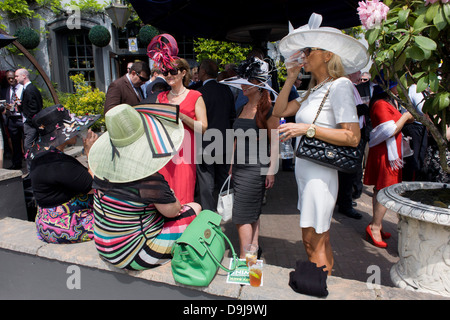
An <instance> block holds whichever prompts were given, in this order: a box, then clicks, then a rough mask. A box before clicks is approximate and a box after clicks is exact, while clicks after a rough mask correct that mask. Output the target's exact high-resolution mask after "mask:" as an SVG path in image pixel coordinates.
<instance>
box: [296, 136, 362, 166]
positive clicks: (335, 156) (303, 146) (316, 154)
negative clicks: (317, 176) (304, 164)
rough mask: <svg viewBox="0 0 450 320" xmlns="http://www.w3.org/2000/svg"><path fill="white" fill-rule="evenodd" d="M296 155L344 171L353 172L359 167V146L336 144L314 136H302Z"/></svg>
mask: <svg viewBox="0 0 450 320" xmlns="http://www.w3.org/2000/svg"><path fill="white" fill-rule="evenodd" d="M296 156H297V157H299V158H303V159H308V160H310V161H313V162H316V163H318V164H321V165H323V166H326V167H330V168H334V169H337V170H339V171H342V172H346V173H354V172H356V170H357V169H358V167H361V161H362V152H361V149H360V148H358V147H357V148H353V147H343V146H336V145H334V144H331V143H327V142H324V141H322V140H319V139H316V138H308V137H306V136H303V137H302V138H301V140H300V143H299V144H298V147H297V152H296Z"/></svg>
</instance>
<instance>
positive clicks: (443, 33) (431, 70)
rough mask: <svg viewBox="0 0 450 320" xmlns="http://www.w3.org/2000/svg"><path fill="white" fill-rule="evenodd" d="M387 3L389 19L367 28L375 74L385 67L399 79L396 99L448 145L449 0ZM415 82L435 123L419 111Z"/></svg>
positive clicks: (441, 141) (444, 145)
mask: <svg viewBox="0 0 450 320" xmlns="http://www.w3.org/2000/svg"><path fill="white" fill-rule="evenodd" d="M385 4H386V5H388V6H389V7H390V10H389V12H388V15H387V18H386V21H384V22H383V23H382V24H381V26H380V27H377V28H374V29H371V30H368V31H367V32H366V33H365V37H366V39H367V41H368V43H369V52H370V53H371V55H372V59H373V61H374V62H375V63H374V65H373V67H372V74H374V73H376V74H380V71H381V70H383V73H384V74H385V76H387V78H389V79H392V80H395V81H397V82H398V84H399V94H400V99H398V101H399V102H400V103H402V104H403V105H404V106H405V107H406V108H407V109H408V110H409V111H410V112H411V113H412V114H413V115H414V117H415V118H416V119H419V120H420V121H421V122H422V123H424V124H425V125H426V126H427V128H428V129H429V130H430V132H431V133H432V135H433V137H434V139H435V140H436V141H437V143H438V145H439V146H440V147H441V146H442V147H446V146H447V141H446V138H445V136H446V126H447V124H448V123H449V119H450V108H449V102H450V93H449V91H450V90H449V88H450V60H449V59H448V57H449V56H450V40H449V39H450V3H446V4H443V3H441V2H440V1H438V2H436V3H434V4H430V5H427V6H425V2H424V1H422V0H421V1H411V0H402V1H397V0H396V1H392V0H387V1H385ZM412 84H417V91H418V92H422V93H423V94H424V95H425V103H424V107H423V111H424V112H426V113H427V114H428V115H429V116H430V119H431V121H433V123H431V121H430V120H428V119H426V118H425V117H422V116H421V115H420V114H417V112H415V110H414V108H413V106H412V103H411V101H410V100H409V98H408V94H407V88H409V87H410V86H411V85H412ZM442 151H443V150H441V155H442V154H443V152H442ZM441 163H442V162H441Z"/></svg>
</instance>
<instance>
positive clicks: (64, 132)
mask: <svg viewBox="0 0 450 320" xmlns="http://www.w3.org/2000/svg"><path fill="white" fill-rule="evenodd" d="M100 116H101V115H99V114H97V115H85V116H75V115H73V114H70V112H69V110H67V109H66V108H64V107H63V106H62V105H60V104H57V105H53V106H51V107H48V108H45V109H42V110H41V111H39V112H38V113H37V114H36V115H35V116H34V117H33V120H32V121H33V126H34V127H35V128H37V129H38V135H39V136H38V138H37V139H36V141H35V142H34V144H33V145H32V147H31V148H30V151H29V153H28V154H27V158H29V159H34V157H35V156H36V155H38V154H39V153H40V152H42V151H45V150H48V149H49V148H50V147H51V146H53V147H58V146H60V145H62V144H63V143H64V142H66V141H67V140H70V139H71V138H73V137H74V136H76V135H78V134H80V133H82V132H84V131H86V130H87V129H88V128H89V127H90V126H92V125H93V124H94V123H95V122H96V121H97V120H98V119H99V118H100Z"/></svg>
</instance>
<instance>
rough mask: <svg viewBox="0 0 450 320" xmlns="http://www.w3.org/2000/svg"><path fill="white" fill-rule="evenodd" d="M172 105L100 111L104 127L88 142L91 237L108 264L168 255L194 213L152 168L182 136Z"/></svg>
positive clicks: (157, 260)
mask: <svg viewBox="0 0 450 320" xmlns="http://www.w3.org/2000/svg"><path fill="white" fill-rule="evenodd" d="M178 115H179V110H178V107H177V106H174V105H163V104H151V105H140V106H138V107H135V108H133V107H131V106H129V105H118V106H116V107H114V108H112V109H111V110H110V111H108V112H107V113H106V115H105V122H106V127H107V132H105V133H104V134H103V135H102V136H101V137H100V138H99V139H98V140H97V142H96V143H95V144H94V145H93V146H92V149H91V152H90V157H89V166H90V168H91V170H92V172H93V173H94V185H93V188H94V189H95V194H94V217H95V227H94V240H95V245H96V247H97V250H98V252H99V254H100V256H101V257H102V258H103V259H104V260H106V261H107V262H109V263H111V264H112V265H114V266H116V267H118V268H121V269H129V270H144V269H148V268H152V267H155V266H158V265H161V264H163V263H165V262H167V261H169V260H170V259H171V250H172V246H173V245H174V243H175V241H176V240H177V239H178V238H179V237H180V236H181V234H182V233H183V231H184V230H185V229H186V227H187V226H188V225H189V223H191V222H192V221H193V220H194V218H195V217H196V214H198V213H199V212H200V210H201V207H200V205H198V204H197V203H193V202H192V203H188V204H184V205H182V204H180V202H179V201H178V199H177V198H176V197H175V195H174V193H173V190H172V189H171V188H170V187H169V184H168V183H167V181H166V180H165V179H164V177H163V176H162V175H161V174H160V173H158V172H157V171H158V170H160V169H161V168H162V167H163V166H164V165H166V164H167V162H169V161H170V160H171V159H172V157H173V155H174V154H176V152H177V150H178V148H179V147H180V146H181V143H182V141H183V133H184V130H183V125H182V123H181V121H178Z"/></svg>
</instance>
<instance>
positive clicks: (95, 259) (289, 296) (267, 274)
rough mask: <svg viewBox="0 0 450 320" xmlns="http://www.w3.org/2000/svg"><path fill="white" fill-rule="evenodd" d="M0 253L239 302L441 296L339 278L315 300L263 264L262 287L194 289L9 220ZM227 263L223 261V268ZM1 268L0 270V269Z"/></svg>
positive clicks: (2, 229)
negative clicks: (50, 241) (117, 264)
mask: <svg viewBox="0 0 450 320" xmlns="http://www.w3.org/2000/svg"><path fill="white" fill-rule="evenodd" d="M0 250H12V251H16V252H21V253H24V254H29V255H34V256H37V257H40V258H46V259H53V260H58V261H61V262H65V263H70V264H77V265H82V266H86V267H90V268H97V269H101V270H106V271H110V272H120V273H125V274H128V275H129V276H131V277H137V278H141V279H144V280H148V281H153V282H161V283H165V284H169V285H173V286H180V287H187V288H190V289H195V290H201V291H203V292H205V293H208V294H212V295H216V296H221V297H227V298H230V299H240V300H317V299H319V300H396V299H398V300H404V299H408V300H409V299H411V300H416V299H421V300H422V299H429V300H440V299H444V297H440V296H437V295H431V294H424V293H417V292H411V291H406V290H403V289H399V288H391V287H385V286H381V287H380V289H369V288H368V287H367V285H366V283H364V282H360V281H356V280H348V279H344V278H340V277H335V276H331V277H328V280H327V286H328V291H329V295H328V296H327V297H326V298H317V297H312V296H308V295H303V294H298V293H296V292H294V291H293V290H292V289H291V288H290V287H289V285H288V279H289V273H290V272H291V271H293V269H290V268H283V267H279V266H274V265H270V264H266V265H265V266H264V284H263V287H260V288H253V287H251V286H241V285H237V284H227V283H226V276H227V274H226V272H225V271H223V270H221V269H219V272H218V274H217V275H216V277H215V278H214V280H213V281H212V282H211V284H210V285H209V286H208V287H202V288H196V287H189V286H183V285H180V284H178V283H176V282H175V281H174V279H173V277H172V273H171V268H170V263H167V264H165V265H163V266H161V267H157V268H154V269H150V270H145V271H132V272H130V271H126V270H121V269H117V268H115V267H113V266H111V265H109V264H108V263H106V262H104V261H103V260H102V259H101V258H100V257H99V255H98V253H97V251H96V249H95V245H94V242H93V241H89V242H85V243H78V244H68V245H56V244H47V243H44V242H42V241H40V240H38V239H37V237H36V229H35V225H34V223H33V222H28V221H23V220H19V219H13V218H4V219H2V220H0ZM228 263H229V258H225V259H224V261H223V264H224V265H227V264H228ZM0 268H1V267H0Z"/></svg>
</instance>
